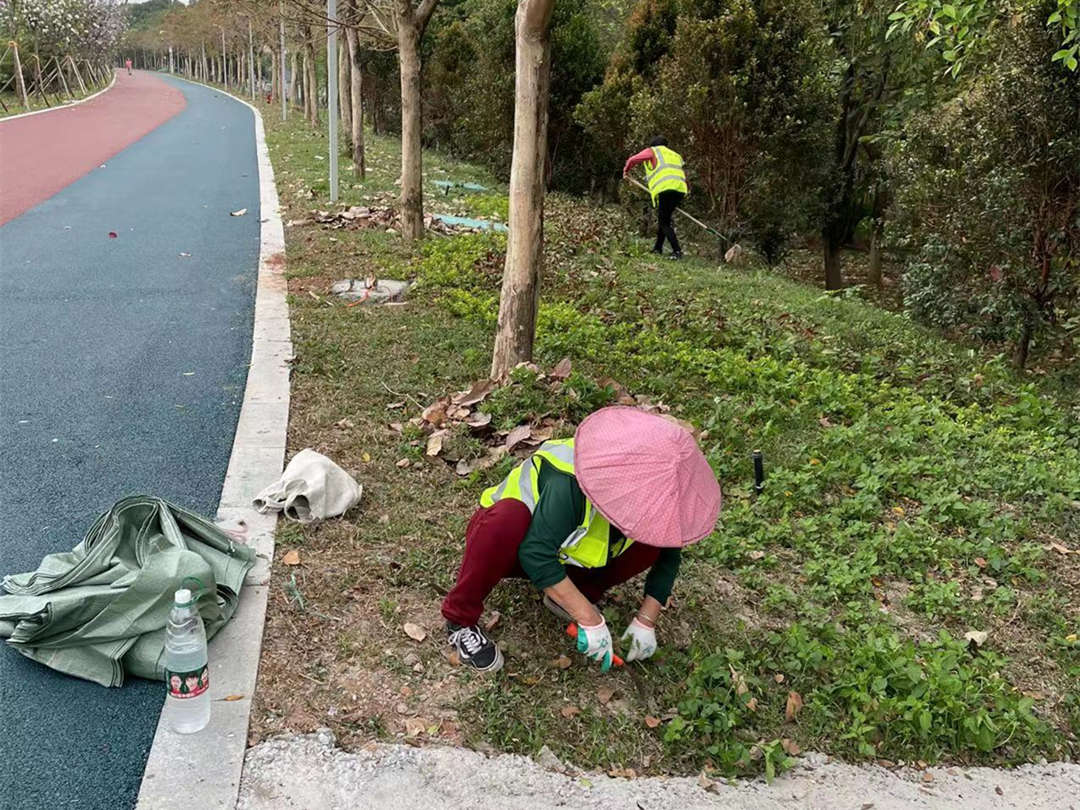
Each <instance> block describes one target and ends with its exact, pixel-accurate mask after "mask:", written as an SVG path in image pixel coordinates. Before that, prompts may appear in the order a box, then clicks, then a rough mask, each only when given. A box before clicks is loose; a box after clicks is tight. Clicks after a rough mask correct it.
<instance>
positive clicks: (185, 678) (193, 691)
mask: <svg viewBox="0 0 1080 810" xmlns="http://www.w3.org/2000/svg"><path fill="white" fill-rule="evenodd" d="M165 683H166V684H168V687H169V697H174V698H180V699H181V700H183V699H186V698H193V697H198V696H199V695H201V694H202V693H203V692H205V691H206V690H207V689H209V688H210V669H209V668H208V667H207V666H206V664H203V666H202V668H201V669H194V670H192V671H191V672H173V671H172V670H169V669H167V670H165Z"/></svg>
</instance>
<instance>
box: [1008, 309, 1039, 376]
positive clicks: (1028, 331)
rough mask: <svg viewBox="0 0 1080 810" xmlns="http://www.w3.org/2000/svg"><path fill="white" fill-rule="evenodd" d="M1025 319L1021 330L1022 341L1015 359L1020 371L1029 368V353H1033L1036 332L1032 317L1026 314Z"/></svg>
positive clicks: (1017, 344)
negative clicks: (1033, 339)
mask: <svg viewBox="0 0 1080 810" xmlns="http://www.w3.org/2000/svg"><path fill="white" fill-rule="evenodd" d="M1023 317H1024V325H1023V327H1022V328H1021V330H1020V340H1018V341H1017V343H1016V356H1015V357H1014V358H1013V359H1014V361H1015V362H1016V367H1017V368H1018V369H1023V368H1024V367H1025V366H1027V361H1028V353H1029V352H1030V351H1031V338H1032V335H1033V334H1034V331H1035V330H1034V328H1033V326H1032V323H1031V316H1030V315H1027V314H1025V315H1024V316H1023Z"/></svg>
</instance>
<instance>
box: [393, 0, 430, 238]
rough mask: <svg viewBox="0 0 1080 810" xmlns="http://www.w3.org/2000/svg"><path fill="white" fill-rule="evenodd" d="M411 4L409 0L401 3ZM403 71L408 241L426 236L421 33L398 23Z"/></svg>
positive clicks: (404, 192) (404, 212)
mask: <svg viewBox="0 0 1080 810" xmlns="http://www.w3.org/2000/svg"><path fill="white" fill-rule="evenodd" d="M402 2H403V3H405V5H409V0H402ZM398 64H399V65H400V69H401V205H400V207H401V235H402V236H404V237H405V240H406V241H412V240H414V239H419V238H420V237H421V236H423V235H424V199H423V170H424V166H423V153H422V151H421V143H420V132H421V118H420V115H421V113H420V31H419V30H418V29H417V27H416V25H415V24H414V23H412V22H411V21H410V22H408V23H406V21H405V20H401V19H399V21H398Z"/></svg>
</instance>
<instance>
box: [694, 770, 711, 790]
mask: <svg viewBox="0 0 1080 810" xmlns="http://www.w3.org/2000/svg"><path fill="white" fill-rule="evenodd" d="M697 783H698V787H700V788H701V789H702V790H709V789H710V788H712V786H713V780H712V779H710V778H709V777H707V776H706V775H705V771H702V772H701V773H699V774H698V778H697Z"/></svg>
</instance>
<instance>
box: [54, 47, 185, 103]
mask: <svg viewBox="0 0 1080 810" xmlns="http://www.w3.org/2000/svg"><path fill="white" fill-rule="evenodd" d="M169 55H170V57H171V56H172V51H170V52H169ZM67 60H68V64H69V65H71V72H72V73H74V74H75V81H77V82H78V83H79V90H81V91H82V94H83V95H86V82H84V81H83V78H82V75H81V74H80V73H79V66H78V65H76V64H75V60H74V59H72V58H71V57H70V56H69V57H68V58H67ZM169 72H170V73H172V59H171V58H170V60H169Z"/></svg>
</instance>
